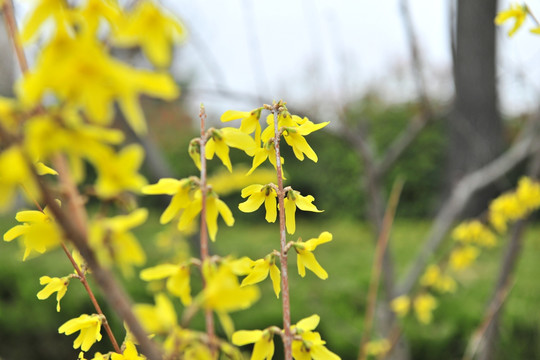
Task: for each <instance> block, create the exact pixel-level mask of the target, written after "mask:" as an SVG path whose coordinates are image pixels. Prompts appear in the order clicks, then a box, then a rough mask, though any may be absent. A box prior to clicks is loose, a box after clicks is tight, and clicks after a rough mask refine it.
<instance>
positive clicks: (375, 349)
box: [366, 339, 390, 356]
mask: <svg viewBox="0 0 540 360" xmlns="http://www.w3.org/2000/svg"><path fill="white" fill-rule="evenodd" d="M388 350H390V341H388V340H387V339H380V340H373V341H370V342H368V343H367V344H366V353H367V354H368V355H371V356H380V355H384V354H386V353H387V352H388Z"/></svg>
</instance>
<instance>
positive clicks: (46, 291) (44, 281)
mask: <svg viewBox="0 0 540 360" xmlns="http://www.w3.org/2000/svg"><path fill="white" fill-rule="evenodd" d="M39 283H40V285H47V286H45V287H44V288H43V289H42V290H41V291H40V292H38V293H37V298H38V299H39V300H45V299H47V298H48V297H49V296H51V295H52V294H53V293H54V292H56V293H57V294H56V301H57V305H56V311H60V300H61V299H62V298H63V297H64V295H65V294H66V291H67V288H68V285H69V277H68V276H66V277H63V278H57V277H54V278H51V277H49V276H42V277H40V278H39Z"/></svg>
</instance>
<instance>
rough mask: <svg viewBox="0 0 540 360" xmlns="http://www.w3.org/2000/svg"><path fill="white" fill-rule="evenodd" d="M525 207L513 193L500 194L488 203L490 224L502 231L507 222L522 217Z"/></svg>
mask: <svg viewBox="0 0 540 360" xmlns="http://www.w3.org/2000/svg"><path fill="white" fill-rule="evenodd" d="M526 213H527V208H526V207H525V206H523V205H522V203H521V202H520V200H519V198H518V196H517V195H516V194H515V193H506V194H502V195H501V196H499V197H498V198H496V199H495V200H493V201H492V202H491V203H490V204H489V213H488V219H489V222H490V224H491V225H493V227H494V228H495V229H496V230H497V231H499V232H500V233H504V232H505V231H506V229H507V225H508V223H509V222H512V221H516V220H519V219H522V218H523V217H524V216H525V215H526Z"/></svg>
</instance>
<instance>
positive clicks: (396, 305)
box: [390, 295, 411, 317]
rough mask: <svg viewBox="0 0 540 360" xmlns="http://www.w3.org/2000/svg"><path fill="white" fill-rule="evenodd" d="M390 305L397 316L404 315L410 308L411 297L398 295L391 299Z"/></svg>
mask: <svg viewBox="0 0 540 360" xmlns="http://www.w3.org/2000/svg"><path fill="white" fill-rule="evenodd" d="M390 307H391V308H392V311H393V312H395V313H396V314H397V316H399V317H404V316H405V315H407V314H408V313H409V310H410V309H411V298H409V297H408V296H407V295H401V296H398V297H397V298H395V299H394V300H392V302H391V303H390Z"/></svg>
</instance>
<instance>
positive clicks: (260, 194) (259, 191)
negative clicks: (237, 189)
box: [238, 184, 277, 223]
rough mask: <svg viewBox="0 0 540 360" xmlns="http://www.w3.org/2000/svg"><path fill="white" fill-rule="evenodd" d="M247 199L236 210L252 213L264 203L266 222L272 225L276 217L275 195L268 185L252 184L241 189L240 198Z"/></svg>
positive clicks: (274, 191)
mask: <svg viewBox="0 0 540 360" xmlns="http://www.w3.org/2000/svg"><path fill="white" fill-rule="evenodd" d="M248 196H249V198H248V199H247V200H246V201H244V202H243V203H241V204H239V205H238V208H239V209H240V210H241V211H243V212H246V213H247V212H254V211H255V210H257V209H258V208H259V207H260V206H261V205H262V203H263V202H264V207H265V208H266V217H265V218H266V221H268V222H269V223H273V222H275V221H276V217H277V201H276V197H277V193H276V190H274V188H273V187H272V186H270V185H259V184H253V185H250V186H248V187H246V188H244V189H242V197H243V198H245V197H248Z"/></svg>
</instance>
